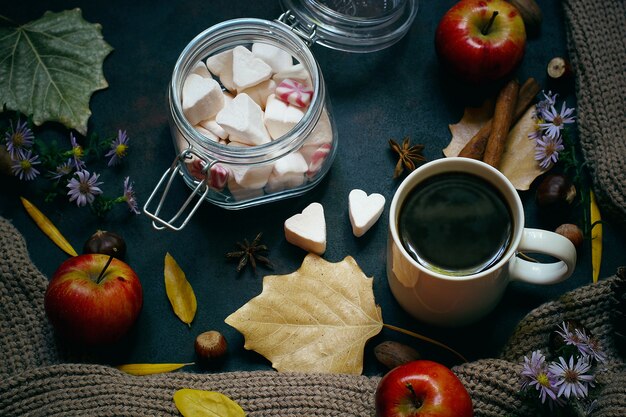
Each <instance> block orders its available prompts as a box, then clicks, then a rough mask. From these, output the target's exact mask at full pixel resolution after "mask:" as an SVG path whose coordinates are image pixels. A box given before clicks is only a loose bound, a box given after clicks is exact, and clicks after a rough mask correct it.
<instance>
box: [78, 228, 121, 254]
mask: <svg viewBox="0 0 626 417" xmlns="http://www.w3.org/2000/svg"><path fill="white" fill-rule="evenodd" d="M83 253H101V254H104V255H109V256H113V257H114V258H117V259H120V260H124V258H125V257H126V242H125V241H124V238H123V237H122V236H120V235H118V234H117V233H114V232H109V231H106V230H98V231H96V233H94V234H93V235H91V237H90V238H89V239H88V240H87V242H85V245H84V246H83Z"/></svg>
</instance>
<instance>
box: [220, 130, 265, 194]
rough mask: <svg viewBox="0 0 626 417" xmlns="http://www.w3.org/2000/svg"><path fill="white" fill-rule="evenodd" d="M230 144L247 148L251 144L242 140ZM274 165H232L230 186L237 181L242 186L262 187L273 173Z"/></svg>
mask: <svg viewBox="0 0 626 417" xmlns="http://www.w3.org/2000/svg"><path fill="white" fill-rule="evenodd" d="M228 146H234V147H240V148H246V147H248V146H249V145H244V144H242V143H240V142H235V141H232V142H229V143H228ZM272 169H273V166H272V165H271V164H268V165H231V166H230V172H231V174H232V175H231V178H232V179H233V181H230V180H229V182H228V184H229V187H230V184H231V183H233V182H234V183H236V184H237V185H238V186H239V187H240V188H247V189H260V188H263V187H265V184H267V181H268V179H269V177H270V174H271V173H272Z"/></svg>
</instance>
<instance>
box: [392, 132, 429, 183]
mask: <svg viewBox="0 0 626 417" xmlns="http://www.w3.org/2000/svg"><path fill="white" fill-rule="evenodd" d="M389 146H391V150H392V151H394V152H395V153H397V154H398V157H399V158H398V163H397V164H396V169H395V170H394V171H393V177H394V178H398V177H399V176H400V175H402V173H403V172H404V170H405V169H407V170H408V171H409V172H411V171H413V170H414V169H415V168H416V167H417V165H419V163H420V162H424V161H426V158H424V155H422V150H424V145H413V146H411V142H410V140H409V137H408V136H406V137H405V138H404V140H403V141H402V146H400V145H398V144H397V143H396V141H395V140H393V139H389Z"/></svg>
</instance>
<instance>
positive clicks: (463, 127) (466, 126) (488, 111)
mask: <svg viewBox="0 0 626 417" xmlns="http://www.w3.org/2000/svg"><path fill="white" fill-rule="evenodd" d="M494 104H495V103H494V102H493V100H485V102H484V103H483V104H482V106H480V107H466V108H465V111H464V112H463V117H462V118H461V120H459V122H458V123H454V124H451V125H448V128H449V129H450V133H452V139H451V140H450V143H449V144H448V146H447V147H446V148H444V149H443V154H444V155H445V156H447V157H450V156H457V155H458V154H459V152H461V149H463V147H464V146H465V144H466V143H467V142H469V141H470V139H471V138H472V137H473V136H474V135H475V134H476V133H477V132H478V131H479V130H480V128H481V127H482V126H483V125H484V124H485V123H487V121H489V119H491V115H492V114H493V107H494Z"/></svg>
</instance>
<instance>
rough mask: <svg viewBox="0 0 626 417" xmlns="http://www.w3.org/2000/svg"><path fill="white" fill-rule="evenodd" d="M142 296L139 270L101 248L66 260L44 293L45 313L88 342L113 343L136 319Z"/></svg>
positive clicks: (67, 334)
mask: <svg viewBox="0 0 626 417" xmlns="http://www.w3.org/2000/svg"><path fill="white" fill-rule="evenodd" d="M109 260H110V264H109V265H108V266H107V267H106V270H105V266H106V265H107V263H108V262H109ZM103 270H104V273H103V274H102V276H100V275H101V272H102V271H103ZM142 302H143V295H142V289H141V283H140V282H139V278H137V275H136V274H135V271H133V270H132V268H131V267H130V266H128V265H127V264H126V263H124V262H122V261H120V260H119V259H116V258H112V257H109V256H107V255H102V254H87V255H80V256H76V257H73V258H70V259H68V260H67V261H65V262H63V263H62V264H61V266H59V268H58V269H57V270H56V272H55V273H54V275H53V276H52V279H51V280H50V283H49V284H48V289H47V290H46V294H45V296H44V305H45V309H46V314H47V315H48V318H49V320H50V323H52V326H53V327H54V328H55V330H56V331H58V332H59V333H60V334H61V335H62V336H64V337H66V338H68V339H70V340H72V341H74V342H77V343H80V344H85V345H97V344H106V343H112V342H115V341H116V340H118V339H119V338H120V337H122V336H123V335H124V334H125V333H126V332H127V331H128V330H129V329H130V327H131V326H132V325H133V323H134V322H135V320H136V319H137V316H138V315H139V311H140V310H141V305H142Z"/></svg>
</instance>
